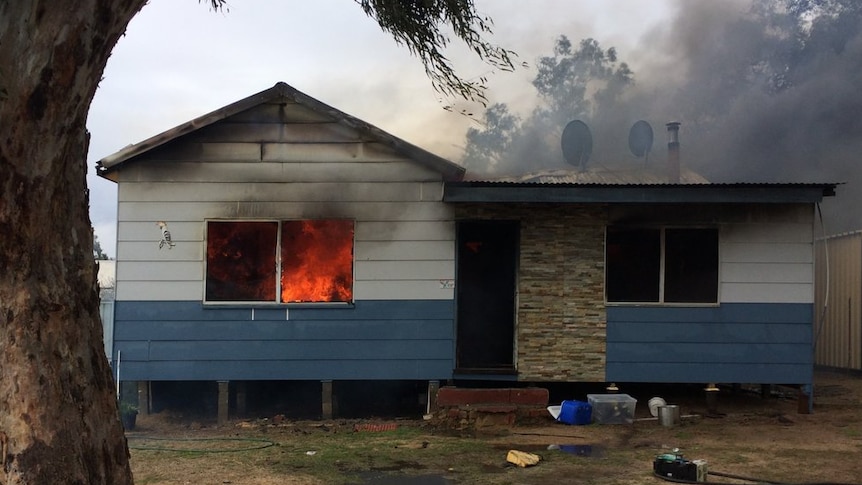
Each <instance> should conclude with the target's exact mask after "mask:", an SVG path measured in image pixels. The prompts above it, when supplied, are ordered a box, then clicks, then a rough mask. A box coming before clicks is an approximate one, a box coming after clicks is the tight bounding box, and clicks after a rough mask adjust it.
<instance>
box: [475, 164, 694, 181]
mask: <svg viewBox="0 0 862 485" xmlns="http://www.w3.org/2000/svg"><path fill="white" fill-rule="evenodd" d="M464 180H469V181H471V182H496V183H507V182H508V183H532V184H548V185H558V184H581V185H583V184H600V185H617V184H625V185H633V184H642V185H657V184H668V181H667V180H668V179H667V173H666V172H665V170H664V167H662V166H646V167H630V166H625V167H622V168H607V167H596V168H590V169H589V170H585V171H583V172H581V171H577V170H566V169H554V170H541V171H538V172H530V173H525V174H520V175H504V176H499V177H480V176H471V175H470V174H469V173H468V174H467V176H465V177H464ZM679 183H681V184H708V183H709V180H707V179H706V178H705V177H704V176H702V175H700V174H699V173H697V172H695V171H693V170H690V169H687V168H685V167H682V168H681V169H680V175H679Z"/></svg>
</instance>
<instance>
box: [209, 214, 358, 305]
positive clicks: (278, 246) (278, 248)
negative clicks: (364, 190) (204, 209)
mask: <svg viewBox="0 0 862 485" xmlns="http://www.w3.org/2000/svg"><path fill="white" fill-rule="evenodd" d="M297 221H350V222H351V224H352V226H353V234H352V238H351V242H350V244H351V250H352V252H353V258H352V261H351V268H350V271H351V282H350V285H351V288H350V294H351V300H350V301H320V302H311V301H304V302H297V301H293V302H284V301H281V293H282V292H281V290H282V268H283V266H282V257H281V252H282V228H283V224H282V223H283V222H297ZM211 222H230V223H248V222H264V223H266V222H274V223H276V243H275V268H276V270H275V280H276V281H275V298H274V299H273V300H271V301H270V300H207V279H208V273H209V271H208V270H209V268H208V266H209V258H208V256H207V250H208V248H209V224H210V223H211ZM202 269H203V274H202V275H201V276H202V278H201V279H202V282H201V283H202V292H203V294H202V295H201V303H202V304H203V305H204V306H205V307H207V306H211V307H222V308H223V307H240V308H248V307H255V306H257V307H260V306H266V307H275V308H287V307H326V306H337V307H342V308H343V307H345V306H347V307H352V306H354V304H355V301H356V219H351V218H347V217H328V218H300V219H290V218H284V219H277V218H270V219H218V218H212V219H204V225H203V268H202Z"/></svg>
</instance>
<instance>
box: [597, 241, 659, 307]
mask: <svg viewBox="0 0 862 485" xmlns="http://www.w3.org/2000/svg"><path fill="white" fill-rule="evenodd" d="M607 252H608V255H607V260H608V262H607V264H608V277H607V286H608V301H632V302H645V301H649V302H652V301H658V296H659V282H660V278H661V231H660V230H658V229H640V228H632V229H629V228H608V243H607Z"/></svg>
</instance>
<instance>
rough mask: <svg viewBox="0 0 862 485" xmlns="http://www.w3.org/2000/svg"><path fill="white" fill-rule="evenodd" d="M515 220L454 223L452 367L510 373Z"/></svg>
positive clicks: (513, 329) (516, 246)
mask: <svg viewBox="0 0 862 485" xmlns="http://www.w3.org/2000/svg"><path fill="white" fill-rule="evenodd" d="M518 238H519V226H518V223H517V222H515V221H462V222H459V223H458V253H457V263H458V275H457V278H458V279H457V286H456V289H457V300H456V304H457V305H458V316H457V318H458V320H457V335H456V339H457V340H456V360H457V362H456V367H457V369H456V371H457V372H460V373H465V372H480V373H481V372H506V371H514V368H515V365H514V355H513V354H514V339H515V288H516V281H515V279H516V268H517V262H518Z"/></svg>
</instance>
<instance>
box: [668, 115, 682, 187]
mask: <svg viewBox="0 0 862 485" xmlns="http://www.w3.org/2000/svg"><path fill="white" fill-rule="evenodd" d="M680 124H681V123H680V122H678V121H671V122H670V123H668V124H667V125H666V126H667V181H668V183H670V184H678V183H679V170H680V168H679V125H680Z"/></svg>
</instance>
